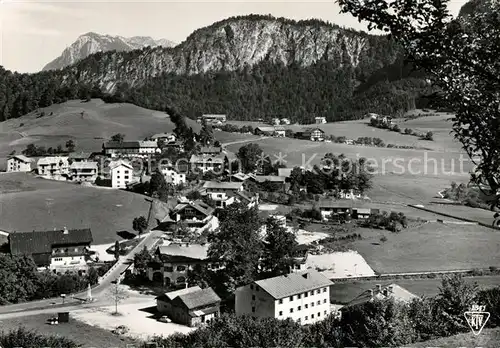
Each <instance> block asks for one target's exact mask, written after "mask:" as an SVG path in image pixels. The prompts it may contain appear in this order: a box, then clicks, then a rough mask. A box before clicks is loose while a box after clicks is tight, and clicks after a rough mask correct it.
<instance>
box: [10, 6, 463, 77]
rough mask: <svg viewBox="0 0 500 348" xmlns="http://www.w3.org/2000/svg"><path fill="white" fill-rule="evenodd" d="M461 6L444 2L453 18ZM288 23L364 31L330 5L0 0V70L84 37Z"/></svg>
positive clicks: (31, 65) (22, 67)
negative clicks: (253, 18) (264, 20)
mask: <svg viewBox="0 0 500 348" xmlns="http://www.w3.org/2000/svg"><path fill="white" fill-rule="evenodd" d="M465 2H466V0H455V1H453V0H452V1H451V2H450V5H449V7H450V12H451V13H452V14H453V15H456V14H457V13H458V11H459V10H460V8H461V6H462V5H463V4H464V3H465ZM251 13H255V14H271V15H273V16H276V17H286V18H290V19H296V20H300V19H310V18H319V19H323V20H326V21H329V22H332V23H335V24H338V25H340V26H345V27H350V28H355V29H358V30H366V26H365V25H363V24H361V23H358V21H357V19H355V18H354V17H352V16H351V15H349V14H340V13H339V7H338V5H336V4H335V2H334V0H322V1H320V0H317V1H298V0H275V1H263V0H245V1H241V0H240V1H237V0H223V1H218V2H214V1H209V0H198V1H190V0H187V1H186V0H185V1H168V0H164V1H161V0H156V1H135V2H134V1H127V0H125V1H123V0H122V1H116V0H107V1H98V0H86V1H75V2H72V1H63V0H55V1H44V0H38V1H35V0H32V1H21V0H0V65H2V66H4V67H5V68H6V69H8V70H12V71H18V72H37V71H40V70H41V69H42V68H43V66H44V65H46V64H47V63H49V62H50V61H52V60H53V59H54V58H56V57H58V56H59V55H60V54H61V53H62V51H63V50H64V49H65V48H66V47H68V46H70V45H71V44H72V43H73V42H74V41H75V40H76V38H77V37H78V36H80V35H82V34H84V33H87V32H91V31H92V32H96V33H99V34H109V35H121V36H125V37H129V36H151V37H153V38H154V39H159V38H165V39H168V40H171V41H174V42H176V43H180V42H182V41H183V40H185V39H186V37H187V36H188V35H189V34H191V33H192V32H193V31H194V30H196V29H198V28H201V27H204V26H208V25H210V24H212V23H214V22H216V21H219V20H222V19H225V18H228V17H231V16H236V15H246V14H251Z"/></svg>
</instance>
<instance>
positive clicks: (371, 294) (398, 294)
mask: <svg viewBox="0 0 500 348" xmlns="http://www.w3.org/2000/svg"><path fill="white" fill-rule="evenodd" d="M417 298H418V296H417V295H415V294H413V293H411V292H409V291H408V290H406V289H405V288H403V287H401V286H399V285H397V284H394V283H393V284H387V285H384V286H382V285H381V284H377V285H375V287H374V288H372V289H368V290H366V291H363V292H362V293H361V294H360V295H359V296H357V297H356V298H355V299H353V300H352V301H350V302H349V303H348V304H346V305H345V306H344V307H343V308H346V307H352V306H358V305H362V304H365V303H367V302H373V301H384V300H394V301H397V302H401V303H410V302H411V301H413V300H414V299H417Z"/></svg>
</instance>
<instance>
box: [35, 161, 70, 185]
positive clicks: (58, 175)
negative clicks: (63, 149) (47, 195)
mask: <svg viewBox="0 0 500 348" xmlns="http://www.w3.org/2000/svg"><path fill="white" fill-rule="evenodd" d="M37 168H38V175H40V176H42V177H43V178H45V179H52V180H66V179H67V177H68V174H69V162H68V157H67V156H52V157H43V158H40V159H39V160H38V162H37Z"/></svg>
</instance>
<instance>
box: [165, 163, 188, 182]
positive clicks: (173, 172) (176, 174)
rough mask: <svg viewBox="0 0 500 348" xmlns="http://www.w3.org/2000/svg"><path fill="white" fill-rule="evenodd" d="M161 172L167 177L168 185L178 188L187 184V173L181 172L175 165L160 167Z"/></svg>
mask: <svg viewBox="0 0 500 348" xmlns="http://www.w3.org/2000/svg"><path fill="white" fill-rule="evenodd" d="M159 170H160V172H161V173H162V174H163V176H164V177H165V181H166V182H167V184H172V185H174V186H177V185H181V184H182V185H184V184H185V183H186V173H183V172H181V171H180V170H179V169H178V168H176V167H175V166H174V165H173V164H166V165H160V166H159Z"/></svg>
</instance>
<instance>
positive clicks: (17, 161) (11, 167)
mask: <svg viewBox="0 0 500 348" xmlns="http://www.w3.org/2000/svg"><path fill="white" fill-rule="evenodd" d="M32 163H33V159H32V158H29V157H26V156H24V155H12V156H9V157H8V159H7V173H12V172H31V170H32V168H31V164H32Z"/></svg>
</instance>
